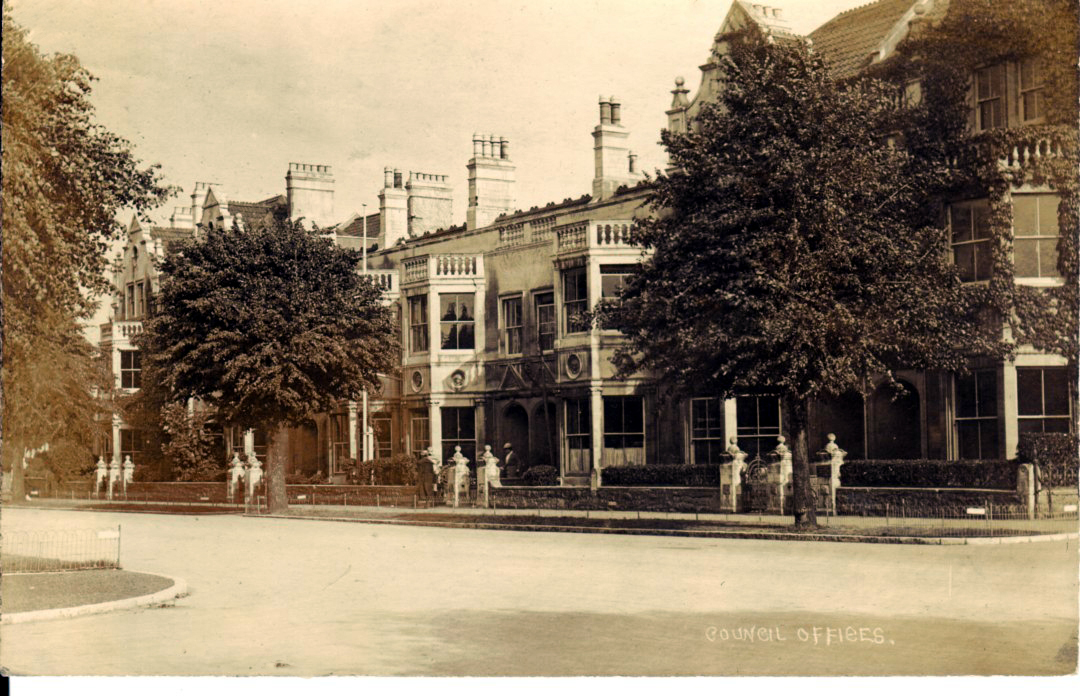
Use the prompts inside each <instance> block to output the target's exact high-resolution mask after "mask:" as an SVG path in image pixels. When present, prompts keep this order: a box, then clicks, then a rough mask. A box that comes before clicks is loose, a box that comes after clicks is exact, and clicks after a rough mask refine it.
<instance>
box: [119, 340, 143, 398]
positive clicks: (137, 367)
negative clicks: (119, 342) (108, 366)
mask: <svg viewBox="0 0 1080 696" xmlns="http://www.w3.org/2000/svg"><path fill="white" fill-rule="evenodd" d="M128 359H130V361H129V364H127V365H125V362H126V361H128ZM120 388H121V389H142V351H138V350H121V351H120Z"/></svg>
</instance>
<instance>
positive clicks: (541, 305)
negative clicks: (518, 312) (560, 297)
mask: <svg viewBox="0 0 1080 696" xmlns="http://www.w3.org/2000/svg"><path fill="white" fill-rule="evenodd" d="M542 300H549V301H547V302H541V301H542ZM533 307H534V308H535V310H536V344H537V347H538V349H539V351H540V352H541V353H543V352H544V351H550V350H555V341H556V340H557V339H558V337H559V317H558V310H557V307H556V305H555V291H554V290H540V291H534V292H533ZM545 310H546V311H545ZM548 312H550V315H549V319H548V320H547V321H545V320H544V314H545V313H548ZM545 327H551V331H549V332H546V333H545V332H544V328H545ZM548 336H550V337H551V338H550V344H548V341H545V340H544V339H545V338H546V337H548Z"/></svg>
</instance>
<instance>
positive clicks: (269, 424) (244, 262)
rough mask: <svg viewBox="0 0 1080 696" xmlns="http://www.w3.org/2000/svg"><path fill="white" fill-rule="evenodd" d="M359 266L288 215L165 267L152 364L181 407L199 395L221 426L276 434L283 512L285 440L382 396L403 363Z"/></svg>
mask: <svg viewBox="0 0 1080 696" xmlns="http://www.w3.org/2000/svg"><path fill="white" fill-rule="evenodd" d="M359 263H360V252H357V251H353V250H347V249H342V248H340V247H337V246H335V245H334V244H333V243H332V242H331V241H329V240H328V239H325V238H322V237H320V236H319V235H318V234H316V233H314V232H310V231H307V230H305V229H304V228H303V227H302V226H301V224H300V222H290V221H288V220H286V219H283V218H280V217H279V218H275V219H272V220H268V221H267V223H266V224H262V225H258V226H253V227H249V228H243V229H241V228H239V227H233V228H232V229H210V230H208V231H206V232H205V233H204V234H202V235H200V237H199V238H198V239H196V240H194V241H192V242H189V243H186V244H184V245H183V246H181V247H180V249H179V251H178V252H175V253H170V254H169V255H168V256H167V257H166V258H165V260H164V261H163V262H162V265H161V271H162V278H163V280H162V283H161V292H160V294H159V296H158V304H157V308H158V311H157V314H156V315H155V316H154V317H152V318H151V319H150V320H148V321H147V322H145V324H144V327H145V328H144V333H143V335H142V337H141V341H140V342H141V347H142V348H143V350H144V351H145V353H144V365H146V364H149V366H150V369H151V370H153V371H154V372H155V373H156V374H157V375H158V376H159V378H160V380H161V384H162V386H163V387H164V388H165V390H166V391H167V392H168V393H169V394H170V395H171V396H172V397H173V398H174V399H186V398H190V397H198V398H199V399H201V400H202V401H203V402H204V403H206V404H207V405H209V406H211V407H212V408H214V409H216V411H217V419H218V420H219V422H221V423H226V424H230V425H239V426H242V427H245V428H261V429H264V430H265V431H267V432H268V433H269V434H270V435H271V455H270V459H271V462H270V466H269V467H268V475H269V479H270V481H269V485H270V505H271V509H274V508H275V506H276V505H279V504H280V505H283V504H284V468H283V463H282V462H280V461H279V460H278V459H276V458H275V454H274V452H275V451H276V448H280V446H281V445H282V440H283V439H284V436H283V435H282V434H279V431H281V429H282V428H284V427H285V426H288V425H300V424H302V423H304V422H306V421H307V420H309V419H310V418H311V417H312V416H314V415H315V414H317V413H321V412H326V411H330V410H332V409H333V408H334V407H335V406H336V405H337V404H338V403H339V402H341V401H342V400H346V399H355V398H357V397H358V396H359V395H360V394H361V393H362V391H363V390H365V389H367V390H369V391H378V389H379V385H380V383H379V374H380V373H387V372H390V371H391V370H392V369H393V368H394V366H395V365H396V362H397V357H398V346H397V340H396V331H395V319H394V316H393V313H392V312H391V311H390V309H388V308H387V307H384V306H383V305H382V302H381V298H382V295H381V290H379V288H378V287H376V286H375V284H374V283H373V282H372V280H371V279H370V278H369V277H366V276H362V275H360V274H359V273H358V270H359V268H358V267H359ZM278 485H280V490H279V491H278V492H277V493H275V491H276V490H277V486H278Z"/></svg>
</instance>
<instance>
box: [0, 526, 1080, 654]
mask: <svg viewBox="0 0 1080 696" xmlns="http://www.w3.org/2000/svg"><path fill="white" fill-rule="evenodd" d="M2 521H3V525H4V527H6V528H11V527H15V526H18V527H28V526H35V527H40V526H71V527H87V526H91V527H92V526H97V525H101V526H108V525H115V524H118V523H119V524H121V525H122V528H123V550H122V562H123V565H124V567H125V568H128V569H131V570H142V571H149V572H158V573H164V574H169V575H177V576H181V577H184V578H185V579H186V580H187V581H188V584H189V588H190V591H191V595H190V596H189V597H187V598H185V599H182V600H180V601H179V602H177V605H176V606H175V607H173V608H161V609H144V610H136V611H128V612H121V613H116V614H109V615H100V616H87V617H81V618H76V619H66V620H60V621H52V622H44V623H37V624H17V625H10V626H4V627H3V628H2V631H3V632H2V634H0V638H2V643H0V664H2V665H3V666H4V667H5V668H7V669H9V670H11V671H12V672H14V673H25V674H95V675H96V674H106V675H111V674H154V675H156V674H168V675H181V674H182V675H188V674H193V675H213V674H219V675H223V674H229V675H231V674H236V675H248V674H282V675H327V674H372V675H393V674H411V675H454V674H469V675H549V674H670V675H675V674H988V673H1007V674H1055V673H1057V674H1060V673H1068V672H1072V671H1073V670H1074V669H1075V668H1076V649H1077V633H1076V625H1077V562H1078V555H1077V544H1076V542H1075V541H1071V542H1043V543H1035V544H1012V545H992V546H944V547H936V546H896V545H872V544H866V545H864V544H833V543H800V542H776V541H753V540H708V539H675V538H663V537H640V536H614V535H592V534H555V533H526V532H495V531H483V530H462V529H436V528H424V527H403V526H390V525H366V524H350V523H337V522H322V521H305V520H275V519H260V518H243V517H236V516H209V517H180V516H163V515H142V514H119V513H95V512H66V511H46V510H32V509H9V510H5V511H4V514H3V520H2Z"/></svg>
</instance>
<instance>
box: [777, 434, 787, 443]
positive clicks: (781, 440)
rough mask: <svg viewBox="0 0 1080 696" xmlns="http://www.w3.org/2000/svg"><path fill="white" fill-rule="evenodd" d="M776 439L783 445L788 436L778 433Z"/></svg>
mask: <svg viewBox="0 0 1080 696" xmlns="http://www.w3.org/2000/svg"><path fill="white" fill-rule="evenodd" d="M776 441H777V442H778V443H779V444H781V445H782V444H784V443H785V442H787V438H786V437H784V436H783V435H777V436H776Z"/></svg>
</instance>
